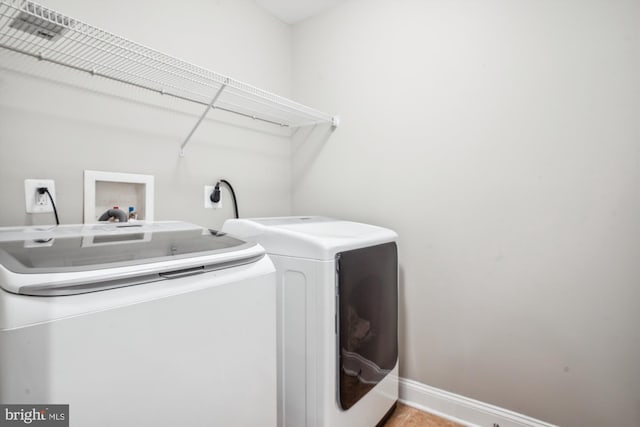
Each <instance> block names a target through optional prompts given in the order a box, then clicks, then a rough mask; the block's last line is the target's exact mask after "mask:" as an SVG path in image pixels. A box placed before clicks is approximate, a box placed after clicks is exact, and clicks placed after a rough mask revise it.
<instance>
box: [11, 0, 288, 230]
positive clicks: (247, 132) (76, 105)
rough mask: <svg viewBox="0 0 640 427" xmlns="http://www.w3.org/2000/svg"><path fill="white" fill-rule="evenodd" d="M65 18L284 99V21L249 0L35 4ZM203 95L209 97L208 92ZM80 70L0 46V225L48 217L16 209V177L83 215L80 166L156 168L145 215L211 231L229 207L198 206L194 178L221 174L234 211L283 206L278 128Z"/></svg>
mask: <svg viewBox="0 0 640 427" xmlns="http://www.w3.org/2000/svg"><path fill="white" fill-rule="evenodd" d="M41 3H42V4H44V5H46V6H49V7H52V8H54V9H56V10H58V11H60V12H62V13H65V14H68V15H70V16H72V17H74V18H76V19H80V20H82V21H85V22H87V23H89V24H91V25H94V26H97V27H100V28H103V29H105V30H108V31H110V32H113V33H115V34H118V35H120V36H124V37H127V38H129V39H132V40H134V41H136V42H138V43H141V44H143V45H147V46H149V47H152V48H154V49H157V50H159V51H162V52H165V53H168V54H170V55H174V56H176V57H178V58H181V59H184V60H187V61H189V62H192V63H194V64H196V65H200V66H202V67H205V68H209V69H211V70H214V71H217V72H220V73H223V74H227V75H230V76H231V77H233V78H236V79H239V80H242V81H246V82H247V83H250V84H253V85H255V86H258V87H261V88H264V89H266V90H269V91H272V92H275V93H278V94H280V95H284V96H290V93H291V28H290V27H289V26H288V25H286V24H284V23H282V22H280V21H278V20H277V19H276V18H274V17H273V16H271V15H269V14H268V13H267V12H265V11H264V10H263V9H261V8H259V7H258V6H256V5H255V4H254V2H252V1H250V0H242V1H237V0H236V1H231V0H217V1H203V0H201V1H197V0H192V1H183V2H180V4H179V5H178V4H177V3H167V2H157V1H151V0H144V1H134V2H131V1H125V0H117V1H109V2H95V1H89V2H85V1H80V0H49V1H47V0H42V1H41ZM212 96H213V94H212ZM203 109H204V107H202V106H199V105H192V104H190V103H187V102H183V101H177V100H171V99H168V98H166V97H162V96H161V95H159V94H156V93H151V92H148V91H145V90H142V89H137V88H132V87H128V86H125V85H122V84H118V83H114V82H110V81H108V80H105V79H101V78H99V77H91V76H89V75H85V74H82V73H80V72H73V71H70V70H68V69H62V68H61V67H57V66H54V65H51V64H47V63H42V62H38V61H36V60H33V59H30V58H26V59H25V58H22V57H20V56H19V55H17V54H13V53H10V52H8V51H6V50H4V49H0V147H1V155H0V177H1V179H0V194H1V195H2V202H3V209H2V210H0V225H3V226H5V225H22V224H32V223H36V224H39V223H52V221H53V216H52V215H50V214H44V215H43V214H39V215H30V214H25V213H24V210H25V208H24V190H23V180H24V179H25V178H50V179H54V180H55V182H56V191H57V198H58V203H57V204H58V209H59V213H60V219H61V222H63V223H79V222H82V218H83V213H82V209H83V171H84V170H85V169H92V170H101V171H112V172H127V173H141V174H150V175H154V176H155V189H156V194H155V218H156V219H158V220H167V219H182V220H188V221H192V222H196V223H199V224H201V225H206V226H210V227H219V226H220V225H221V224H222V222H223V221H224V219H226V218H228V217H231V216H232V215H233V210H232V204H231V203H230V200H227V202H226V203H224V207H223V209H221V210H219V211H214V210H205V209H204V208H203V186H204V185H205V184H213V183H214V182H215V181H216V180H217V179H219V178H226V179H227V180H229V181H230V182H231V183H232V184H233V185H234V187H235V189H236V192H237V193H238V198H239V203H240V214H241V215H244V216H267V215H284V214H287V213H289V212H290V209H291V194H290V193H291V192H290V182H291V170H290V149H289V146H290V137H289V133H288V131H283V130H282V129H280V128H278V127H273V126H268V125H264V126H263V125H258V124H255V123H253V122H252V121H251V120H248V119H244V118H236V117H235V116H234V117H228V116H229V115H228V114H227V116H223V115H224V114H225V113H224V112H220V111H213V112H210V113H209V115H208V116H207V119H206V120H205V121H204V122H203V124H202V125H201V126H200V128H199V129H198V130H197V131H196V133H195V134H194V136H193V138H192V140H191V141H190V143H189V145H188V146H187V153H186V156H185V157H184V158H180V157H179V156H178V154H179V146H180V144H181V143H182V141H183V140H184V138H185V137H186V136H187V134H188V133H189V131H190V130H191V129H192V127H193V126H194V125H195V123H196V121H197V119H198V117H199V116H200V114H201V112H202V110H203Z"/></svg>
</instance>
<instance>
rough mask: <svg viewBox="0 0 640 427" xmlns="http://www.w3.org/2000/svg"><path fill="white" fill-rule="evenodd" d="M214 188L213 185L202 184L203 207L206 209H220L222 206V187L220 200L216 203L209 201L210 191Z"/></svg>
mask: <svg viewBox="0 0 640 427" xmlns="http://www.w3.org/2000/svg"><path fill="white" fill-rule="evenodd" d="M215 188H216V186H215V185H205V186H204V207H205V208H206V209H220V208H221V207H222V188H220V201H219V202H218V203H213V202H212V201H211V193H213V190H214V189H215Z"/></svg>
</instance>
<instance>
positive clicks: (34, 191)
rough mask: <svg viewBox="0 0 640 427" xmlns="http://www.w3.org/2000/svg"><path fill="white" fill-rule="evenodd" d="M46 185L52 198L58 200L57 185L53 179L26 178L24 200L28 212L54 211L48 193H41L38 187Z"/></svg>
mask: <svg viewBox="0 0 640 427" xmlns="http://www.w3.org/2000/svg"><path fill="white" fill-rule="evenodd" d="M41 187H46V188H47V189H48V190H49V193H51V198H52V199H53V201H54V202H55V201H56V187H55V183H54V181H53V180H52V179H25V180H24V201H25V210H26V212H27V213H45V212H53V205H52V204H51V200H49V195H48V194H47V193H44V194H40V193H39V192H38V188H41Z"/></svg>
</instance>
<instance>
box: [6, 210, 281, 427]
mask: <svg viewBox="0 0 640 427" xmlns="http://www.w3.org/2000/svg"><path fill="white" fill-rule="evenodd" d="M275 314H276V312H275V270H274V267H273V264H272V263H271V261H270V260H269V258H268V257H267V256H265V251H264V249H263V248H262V247H260V246H259V245H257V244H255V243H247V242H243V241H241V240H238V239H235V238H232V237H230V236H226V235H224V234H222V233H217V232H215V231H210V230H207V229H203V228H201V227H198V226H195V225H192V224H187V223H180V222H162V223H135V224H134V223H124V224H118V223H115V224H97V225H84V226H83V225H78V226H58V227H11V228H7V227H4V228H0V379H1V381H0V404H4V405H7V404H19V405H27V406H29V405H32V406H33V410H34V412H36V411H40V410H41V409H40V408H43V407H46V405H51V404H69V405H70V407H69V411H70V414H69V415H70V419H69V421H70V425H71V426H76V427H93V426H96V427H98V426H100V427H102V426H118V427H123V426H131V427H133V426H135V427H145V426H149V427H161V426H164V427H175V426H221V425H225V426H247V427H249V426H250V427H253V426H258V425H259V426H275V425H276V420H277V415H276V414H277V412H276V348H275V342H276V330H275ZM38 405H39V406H38ZM247 408H251V409H250V410H247ZM30 410H31V409H30V407H26V408H24V411H25V412H27V411H30Z"/></svg>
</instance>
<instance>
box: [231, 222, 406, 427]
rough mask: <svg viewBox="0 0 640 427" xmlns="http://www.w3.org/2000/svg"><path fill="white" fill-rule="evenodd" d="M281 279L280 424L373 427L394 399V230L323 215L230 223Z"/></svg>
mask: <svg viewBox="0 0 640 427" xmlns="http://www.w3.org/2000/svg"><path fill="white" fill-rule="evenodd" d="M222 230H223V231H225V232H227V233H229V234H231V235H233V236H235V237H237V238H240V239H243V240H246V241H252V242H257V243H259V244H260V245H262V246H263V247H264V248H265V249H266V250H267V253H268V254H269V257H270V258H271V260H272V261H273V263H274V265H275V266H276V270H277V275H278V284H277V298H278V306H277V310H278V325H277V328H278V425H279V426H287V427H302V426H307V427H311V426H314V427H373V426H376V425H377V424H378V423H380V422H381V421H382V420H383V419H384V418H385V417H386V416H387V415H388V414H390V412H391V411H392V409H393V408H394V406H395V403H396V401H397V399H398V341H397V340H398V337H397V330H398V258H397V244H396V242H397V235H396V233H394V232H393V231H391V230H388V229H385V228H381V227H376V226H372V225H367V224H360V223H355V222H350V221H340V220H335V219H330V218H322V217H283V218H258V219H235V220H227V221H226V222H225V224H224V226H223V228H222Z"/></svg>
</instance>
